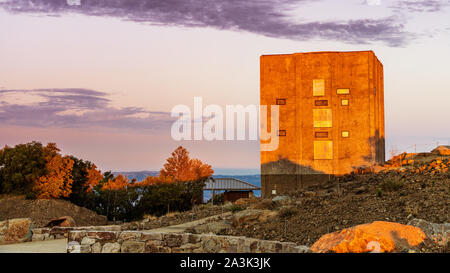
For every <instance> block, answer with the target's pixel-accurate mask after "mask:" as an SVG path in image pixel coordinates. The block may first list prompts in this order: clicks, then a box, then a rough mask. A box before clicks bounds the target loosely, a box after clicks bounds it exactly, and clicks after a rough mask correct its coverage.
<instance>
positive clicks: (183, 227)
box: [149, 212, 231, 233]
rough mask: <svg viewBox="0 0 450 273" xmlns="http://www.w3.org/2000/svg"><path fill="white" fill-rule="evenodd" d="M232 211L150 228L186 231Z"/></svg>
mask: <svg viewBox="0 0 450 273" xmlns="http://www.w3.org/2000/svg"><path fill="white" fill-rule="evenodd" d="M230 214H231V212H226V213H224V214H219V215H214V216H210V217H206V218H203V219H200V220H196V221H192V222H187V223H183V224H180V225H174V226H168V227H162V228H155V229H151V230H149V231H150V232H168V233H176V232H184V231H185V230H186V229H188V228H191V227H194V226H197V225H200V224H203V223H206V222H208V221H210V220H215V219H218V218H220V217H222V218H225V217H226V216H228V215H230Z"/></svg>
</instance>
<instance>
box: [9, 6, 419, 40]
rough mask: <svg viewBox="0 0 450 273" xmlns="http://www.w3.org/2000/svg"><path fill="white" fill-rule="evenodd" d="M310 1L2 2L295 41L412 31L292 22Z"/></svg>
mask: <svg viewBox="0 0 450 273" xmlns="http://www.w3.org/2000/svg"><path fill="white" fill-rule="evenodd" d="M311 1H312V0H299V1H294V0H260V1H242V0H210V1H200V0H198V1H196V0H165V1H160V0H104V1H94V0H81V1H80V3H81V4H80V5H73V4H69V3H68V2H67V1H66V0H4V1H3V2H0V7H3V9H5V10H7V11H9V12H13V13H40V14H45V15H50V16H55V15H63V14H65V13H81V14H85V15H92V16H110V17H117V18H121V19H124V20H129V21H134V22H142V23H149V24H156V25H166V26H171V25H173V26H185V27H213V28H217V29H228V30H236V31H248V32H252V33H257V34H261V35H265V36H268V37H275V38H287V39H293V40H300V41H303V40H311V39H328V40H336V41H343V42H347V43H358V44H361V43H363V44H368V43H372V42H384V43H386V44H388V45H390V46H402V45H405V44H406V43H407V42H408V41H409V40H410V39H412V37H413V36H412V34H411V33H408V32H406V31H404V30H403V29H404V26H403V24H402V23H401V22H399V21H398V19H396V18H394V17H389V18H381V19H361V20H349V21H314V22H305V23H294V22H292V21H291V20H290V19H289V17H288V15H287V13H286V11H289V10H290V9H292V7H294V6H297V5H298V4H301V3H306V2H311Z"/></svg>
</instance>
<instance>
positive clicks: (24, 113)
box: [0, 89, 174, 130]
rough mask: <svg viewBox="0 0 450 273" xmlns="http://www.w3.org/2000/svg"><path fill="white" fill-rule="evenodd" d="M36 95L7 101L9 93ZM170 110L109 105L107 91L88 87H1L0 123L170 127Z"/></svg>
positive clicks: (132, 127)
mask: <svg viewBox="0 0 450 273" xmlns="http://www.w3.org/2000/svg"><path fill="white" fill-rule="evenodd" d="M30 95H31V96H33V98H34V99H36V98H38V100H37V101H35V102H33V101H31V102H28V103H15V102H8V98H10V97H8V96H19V97H20V96H30ZM173 121H174V118H172V117H171V116H170V112H156V111H148V110H145V109H143V108H139V107H124V108H115V107H112V106H110V100H109V99H108V98H107V94H106V93H103V92H99V91H94V90H88V89H32V90H0V124H6V125H21V126H32V127H58V128H86V127H107V128H123V129H140V130H141V129H165V128H170V125H171V124H172V122H173Z"/></svg>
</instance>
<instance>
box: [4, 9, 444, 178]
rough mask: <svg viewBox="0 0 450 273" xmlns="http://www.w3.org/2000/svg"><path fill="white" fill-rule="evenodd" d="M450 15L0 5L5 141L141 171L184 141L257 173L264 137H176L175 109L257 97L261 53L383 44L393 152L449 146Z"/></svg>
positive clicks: (218, 162) (224, 163)
mask: <svg viewBox="0 0 450 273" xmlns="http://www.w3.org/2000/svg"><path fill="white" fill-rule="evenodd" d="M77 2H80V5H77ZM449 13H450V0H442V1H438V0H422V1H421V0H397V1H387V0H368V1H364V0H349V1H328V0H323V1H320V0H316V1H312V0H300V1H292V0H274V1H270V0H263V1H239V0H227V1H225V0H222V1H219V0H211V1H186V0H170V1H168V0H166V1H145V0H142V1H138V0H104V1H94V0H79V1H77V0H69V1H68V2H66V0H0V146H3V145H5V144H7V145H10V146H12V145H15V144H18V143H24V142H30V141H33V140H37V141H41V142H43V143H47V142H56V143H57V144H58V146H59V147H60V148H61V149H62V152H63V153H64V154H73V155H75V156H77V157H81V158H83V159H88V160H90V161H92V162H95V163H96V164H97V165H98V166H99V167H100V168H101V169H102V170H104V171H106V170H115V171H132V170H159V169H160V167H161V166H162V164H163V163H164V160H165V158H167V157H168V156H169V154H170V152H171V151H173V150H174V149H175V148H176V147H177V146H178V145H183V146H185V147H187V148H188V150H189V151H190V152H191V155H192V156H193V157H198V158H200V159H201V160H203V161H205V162H207V163H209V164H211V165H212V166H213V167H215V168H258V167H259V142H258V141H228V142H226V141H213V142H208V141H181V142H177V141H174V140H172V139H171V136H170V127H171V125H172V123H173V120H174V119H173V118H172V117H171V116H170V111H171V109H172V107H174V106H175V105H177V104H186V105H189V106H191V107H192V106H193V98H194V96H201V97H203V103H204V104H205V105H206V104H218V105H221V106H225V105H227V104H242V105H249V104H259V57H260V56H261V55H263V54H280V53H294V52H310V51H353V50H373V51H374V52H375V54H376V55H377V57H378V58H379V59H380V61H381V62H382V63H383V65H384V77H385V111H386V113H385V115H386V136H387V139H386V140H387V144H386V145H387V146H386V154H387V155H389V152H390V150H391V149H396V150H408V151H414V146H413V145H414V144H417V146H416V148H417V151H429V150H430V149H431V148H433V146H436V144H437V143H440V144H445V145H447V144H450V143H449V142H450V126H449V119H450V108H449V102H450V92H449V91H450V70H449V66H450V14H449Z"/></svg>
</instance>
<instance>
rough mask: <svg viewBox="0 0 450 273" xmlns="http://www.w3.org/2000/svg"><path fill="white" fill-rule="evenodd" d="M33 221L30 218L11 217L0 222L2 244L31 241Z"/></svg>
mask: <svg viewBox="0 0 450 273" xmlns="http://www.w3.org/2000/svg"><path fill="white" fill-rule="evenodd" d="M32 228H33V223H32V222H31V219H30V218H18V219H9V220H6V221H1V222H0V245H3V244H15V243H22V242H27V241H31V236H32V235H33V233H32V232H31V229H32Z"/></svg>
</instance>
